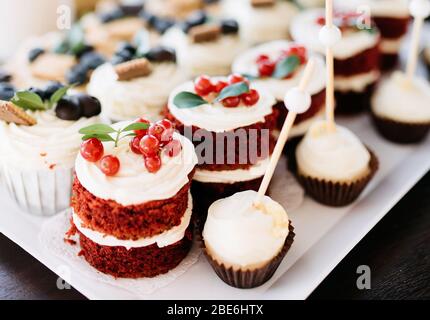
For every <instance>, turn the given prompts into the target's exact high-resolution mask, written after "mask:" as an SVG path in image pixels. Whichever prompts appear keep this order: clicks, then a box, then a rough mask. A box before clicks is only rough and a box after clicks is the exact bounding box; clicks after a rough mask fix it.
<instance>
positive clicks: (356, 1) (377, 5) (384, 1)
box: [334, 0, 409, 18]
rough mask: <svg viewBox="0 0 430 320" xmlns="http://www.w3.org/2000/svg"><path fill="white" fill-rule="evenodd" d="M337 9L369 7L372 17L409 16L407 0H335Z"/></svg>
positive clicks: (353, 9) (355, 9)
mask: <svg viewBox="0 0 430 320" xmlns="http://www.w3.org/2000/svg"><path fill="white" fill-rule="evenodd" d="M334 5H335V8H336V9H338V10H349V11H352V12H357V10H359V9H362V10H366V9H367V8H368V9H370V12H369V13H370V15H371V16H372V17H389V18H406V17H408V16H409V8H408V0H347V1H345V0H335V1H334Z"/></svg>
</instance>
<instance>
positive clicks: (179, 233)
mask: <svg viewBox="0 0 430 320" xmlns="http://www.w3.org/2000/svg"><path fill="white" fill-rule="evenodd" d="M192 212H193V199H192V197H191V193H189V194H188V207H187V209H186V211H185V214H184V215H183V217H182V219H181V223H180V224H179V225H177V226H175V227H173V228H172V229H170V230H167V231H164V232H163V233H161V234H158V235H155V236H152V237H148V238H141V239H138V240H121V239H118V238H116V237H114V236H111V235H106V234H104V233H101V232H98V231H94V230H92V229H89V228H86V227H84V226H83V221H82V220H81V219H80V218H79V216H78V215H77V214H75V213H73V215H72V219H73V223H74V224H75V226H76V228H77V229H78V230H79V231H80V232H81V233H82V234H83V235H84V236H86V237H87V238H89V239H90V240H91V241H93V242H95V243H97V244H99V245H102V246H107V247H125V248H126V249H127V250H130V249H131V248H143V247H147V246H150V245H152V244H154V243H156V244H157V246H158V247H159V248H163V247H167V246H170V245H171V244H174V243H176V242H178V241H179V240H181V239H182V238H183V237H184V235H185V231H186V230H187V228H188V226H189V224H190V221H191V214H192Z"/></svg>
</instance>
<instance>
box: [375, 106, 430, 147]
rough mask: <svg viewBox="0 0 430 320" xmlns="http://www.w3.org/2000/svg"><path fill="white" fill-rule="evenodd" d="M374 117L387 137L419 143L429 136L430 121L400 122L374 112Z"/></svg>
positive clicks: (379, 129) (402, 141)
mask: <svg viewBox="0 0 430 320" xmlns="http://www.w3.org/2000/svg"><path fill="white" fill-rule="evenodd" d="M372 119H373V123H374V124H375V127H376V128H377V129H378V132H379V133H380V134H381V135H382V136H383V137H384V138H386V139H388V140H390V141H392V142H396V143H402V144H408V143H418V142H420V141H422V140H424V138H425V137H426V136H427V134H428V132H429V130H430V122H428V123H406V122H398V121H395V120H391V119H388V118H384V117H380V116H378V115H376V114H375V113H373V112H372Z"/></svg>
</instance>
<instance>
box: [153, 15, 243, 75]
mask: <svg viewBox="0 0 430 320" xmlns="http://www.w3.org/2000/svg"><path fill="white" fill-rule="evenodd" d="M162 43H163V44H165V45H167V46H170V47H172V48H174V49H175V50H176V53H177V55H178V63H179V65H180V66H181V67H182V68H184V70H185V71H186V72H187V73H189V74H191V75H192V76H198V75H201V74H207V75H212V76H214V75H228V74H229V73H230V71H231V64H232V63H233V60H234V58H235V57H236V55H238V54H239V53H240V52H242V51H243V50H244V49H245V48H246V47H245V46H244V44H243V43H242V41H241V39H240V37H239V25H238V23H237V22H236V21H235V20H232V19H221V20H219V19H217V18H212V17H209V16H208V15H207V14H206V12H204V11H196V12H194V13H192V14H191V15H190V16H189V17H188V18H187V19H186V20H185V21H184V22H182V23H181V24H178V25H176V26H175V27H173V28H171V29H170V30H169V31H168V32H166V34H165V35H164V36H163V39H162Z"/></svg>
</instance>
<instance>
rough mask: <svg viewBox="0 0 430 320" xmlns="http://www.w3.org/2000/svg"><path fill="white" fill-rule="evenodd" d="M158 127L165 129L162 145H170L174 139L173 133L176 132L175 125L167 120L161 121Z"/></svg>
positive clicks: (161, 140)
mask: <svg viewBox="0 0 430 320" xmlns="http://www.w3.org/2000/svg"><path fill="white" fill-rule="evenodd" d="M157 124H158V125H160V126H162V127H163V128H164V131H163V132H162V133H161V139H160V145H161V146H164V145H166V144H168V143H169V142H170V141H172V139H173V133H174V132H175V129H174V126H173V123H172V122H170V121H169V120H167V119H164V120H160V121H158V122H157Z"/></svg>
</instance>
